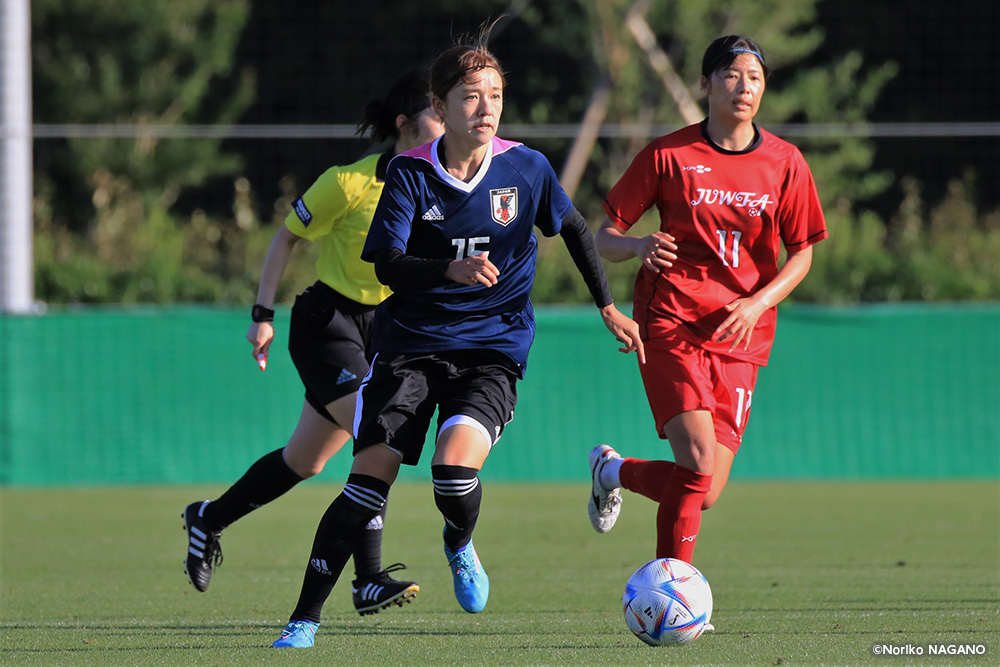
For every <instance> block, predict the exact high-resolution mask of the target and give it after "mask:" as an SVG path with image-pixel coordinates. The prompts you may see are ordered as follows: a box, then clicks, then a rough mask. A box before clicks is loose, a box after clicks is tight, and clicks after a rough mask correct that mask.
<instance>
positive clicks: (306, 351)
mask: <svg viewBox="0 0 1000 667" xmlns="http://www.w3.org/2000/svg"><path fill="white" fill-rule="evenodd" d="M374 312H375V307H374V306H366V305H364V304H360V303H358V302H356V301H353V300H351V299H348V298H347V297H345V296H343V295H342V294H340V293H339V292H337V291H335V290H334V289H333V288H331V287H330V286H329V285H327V284H326V283H323V282H319V281H317V282H316V283H315V284H314V285H312V286H310V287H308V288H306V290H305V291H304V292H302V294H299V295H298V296H297V297H295V305H294V306H292V317H291V322H290V324H289V328H288V352H289V353H290V354H291V356H292V362H293V363H294V364H295V368H296V369H297V370H298V371H299V377H300V378H302V384H304V385H305V388H306V402H308V403H309V405H311V406H312V407H313V408H314V409H315V410H316V412H318V413H319V414H320V415H322V416H324V417H326V418H327V419H329V420H330V421H333V418H332V417H331V416H330V414H329V413H328V412H327V411H326V406H327V405H328V404H330V403H332V402H333V401H335V400H337V399H338V398H341V397H343V396H347V395H348V394H353V393H354V392H356V391H357V390H358V387H359V386H361V379H362V378H364V376H365V374H366V373H367V372H368V366H369V365H370V364H371V358H370V357H369V354H370V352H369V343H370V342H371V330H372V318H373V316H374ZM340 426H342V427H343V428H346V429H348V430H350V428H351V425H350V424H340Z"/></svg>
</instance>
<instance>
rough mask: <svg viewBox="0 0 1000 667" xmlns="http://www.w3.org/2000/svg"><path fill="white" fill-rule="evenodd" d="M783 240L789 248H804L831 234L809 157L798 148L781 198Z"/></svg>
mask: <svg viewBox="0 0 1000 667" xmlns="http://www.w3.org/2000/svg"><path fill="white" fill-rule="evenodd" d="M780 206H781V216H780V217H779V220H780V223H779V224H780V226H781V241H782V243H784V244H785V247H786V248H788V249H789V250H801V249H803V248H808V247H809V246H811V245H812V244H814V243H816V242H818V241H822V240H823V239H825V238H826V237H827V232H826V219H825V218H824V216H823V207H822V206H821V205H820V202H819V193H818V192H817V191H816V183H815V181H813V176H812V172H811V171H810V170H809V165H808V164H806V161H805V158H803V157H802V154H801V153H799V152H798V151H796V152H795V159H793V160H792V161H791V165H790V167H789V173H788V178H787V179H786V183H785V191H784V192H783V193H782V197H781V205H780Z"/></svg>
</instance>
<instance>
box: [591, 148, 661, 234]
mask: <svg viewBox="0 0 1000 667" xmlns="http://www.w3.org/2000/svg"><path fill="white" fill-rule="evenodd" d="M659 188H660V174H659V171H658V169H657V160H656V150H655V148H654V147H653V144H649V145H648V146H646V147H645V148H643V149H642V150H641V151H639V153H638V154H637V155H636V156H635V158H634V159H633V160H632V164H630V165H629V167H628V169H626V170H625V173H624V174H622V177H621V178H620V179H618V182H617V183H616V184H615V187H613V188H611V192H609V193H608V196H607V198H606V199H605V200H604V212H605V213H607V214H608V218H610V219H611V221H612V222H614V223H615V225H617V226H618V227H619V228H621V229H622V230H623V231H628V230H629V229H630V228H631V227H632V225H634V224H635V223H636V222H637V221H638V220H639V218H640V217H642V214H643V213H645V212H646V211H648V210H649V209H650V208H652V206H653V204H654V203H656V196H657V194H658V192H659Z"/></svg>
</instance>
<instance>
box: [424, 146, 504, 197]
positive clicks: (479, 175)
mask: <svg viewBox="0 0 1000 667" xmlns="http://www.w3.org/2000/svg"><path fill="white" fill-rule="evenodd" d="M441 138H442V137H438V138H437V139H435V140H434V143H433V144H432V145H431V164H433V165H434V171H436V172H437V175H438V176H440V177H441V180H443V181H444V182H445V183H447V184H448V185H450V186H451V187H453V188H455V189H456V190H461V191H462V192H472V191H473V190H475V189H476V186H477V185H479V182H480V181H482V180H483V179H484V178H486V172H488V171H489V170H490V163H491V162H493V143H494V142H495V141H496V138H493V139H490V143H488V144H487V145H486V156H485V157H484V158H483V163H482V164H481V165H479V170H478V171H477V172H476V175H475V176H473V177H472V180H471V181H469V182H468V183H466V182H465V181H463V180H462V179H460V178H455V177H454V176H452V175H451V174H450V173H448V170H447V169H445V167H444V165H443V164H441V160H440V158H438V146H439V144H440V143H441Z"/></svg>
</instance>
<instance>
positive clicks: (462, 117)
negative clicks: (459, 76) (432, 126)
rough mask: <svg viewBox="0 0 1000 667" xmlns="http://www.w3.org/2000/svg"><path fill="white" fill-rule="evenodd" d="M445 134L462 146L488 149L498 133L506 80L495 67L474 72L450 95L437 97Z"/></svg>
mask: <svg viewBox="0 0 1000 667" xmlns="http://www.w3.org/2000/svg"><path fill="white" fill-rule="evenodd" d="M434 101H435V108H437V110H438V112H439V113H440V114H441V116H442V117H443V118H444V127H445V132H446V133H447V134H448V136H449V137H453V138H455V139H457V140H459V141H461V142H462V143H466V142H468V143H471V144H472V145H473V146H485V145H486V144H488V143H489V142H490V141H492V140H493V137H494V136H495V135H496V133H497V126H498V125H499V124H500V114H501V113H503V81H502V79H501V78H500V73H499V72H497V71H496V70H495V69H493V68H492V67H487V68H484V69H481V70H479V71H478V72H472V73H471V74H470V75H469V76H468V77H467V78H466V79H465V80H464V81H462V82H460V83H459V84H458V85H457V86H455V87H454V88H452V89H451V91H449V92H448V95H447V96H445V99H444V100H440V99H438V98H435V100H434Z"/></svg>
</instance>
